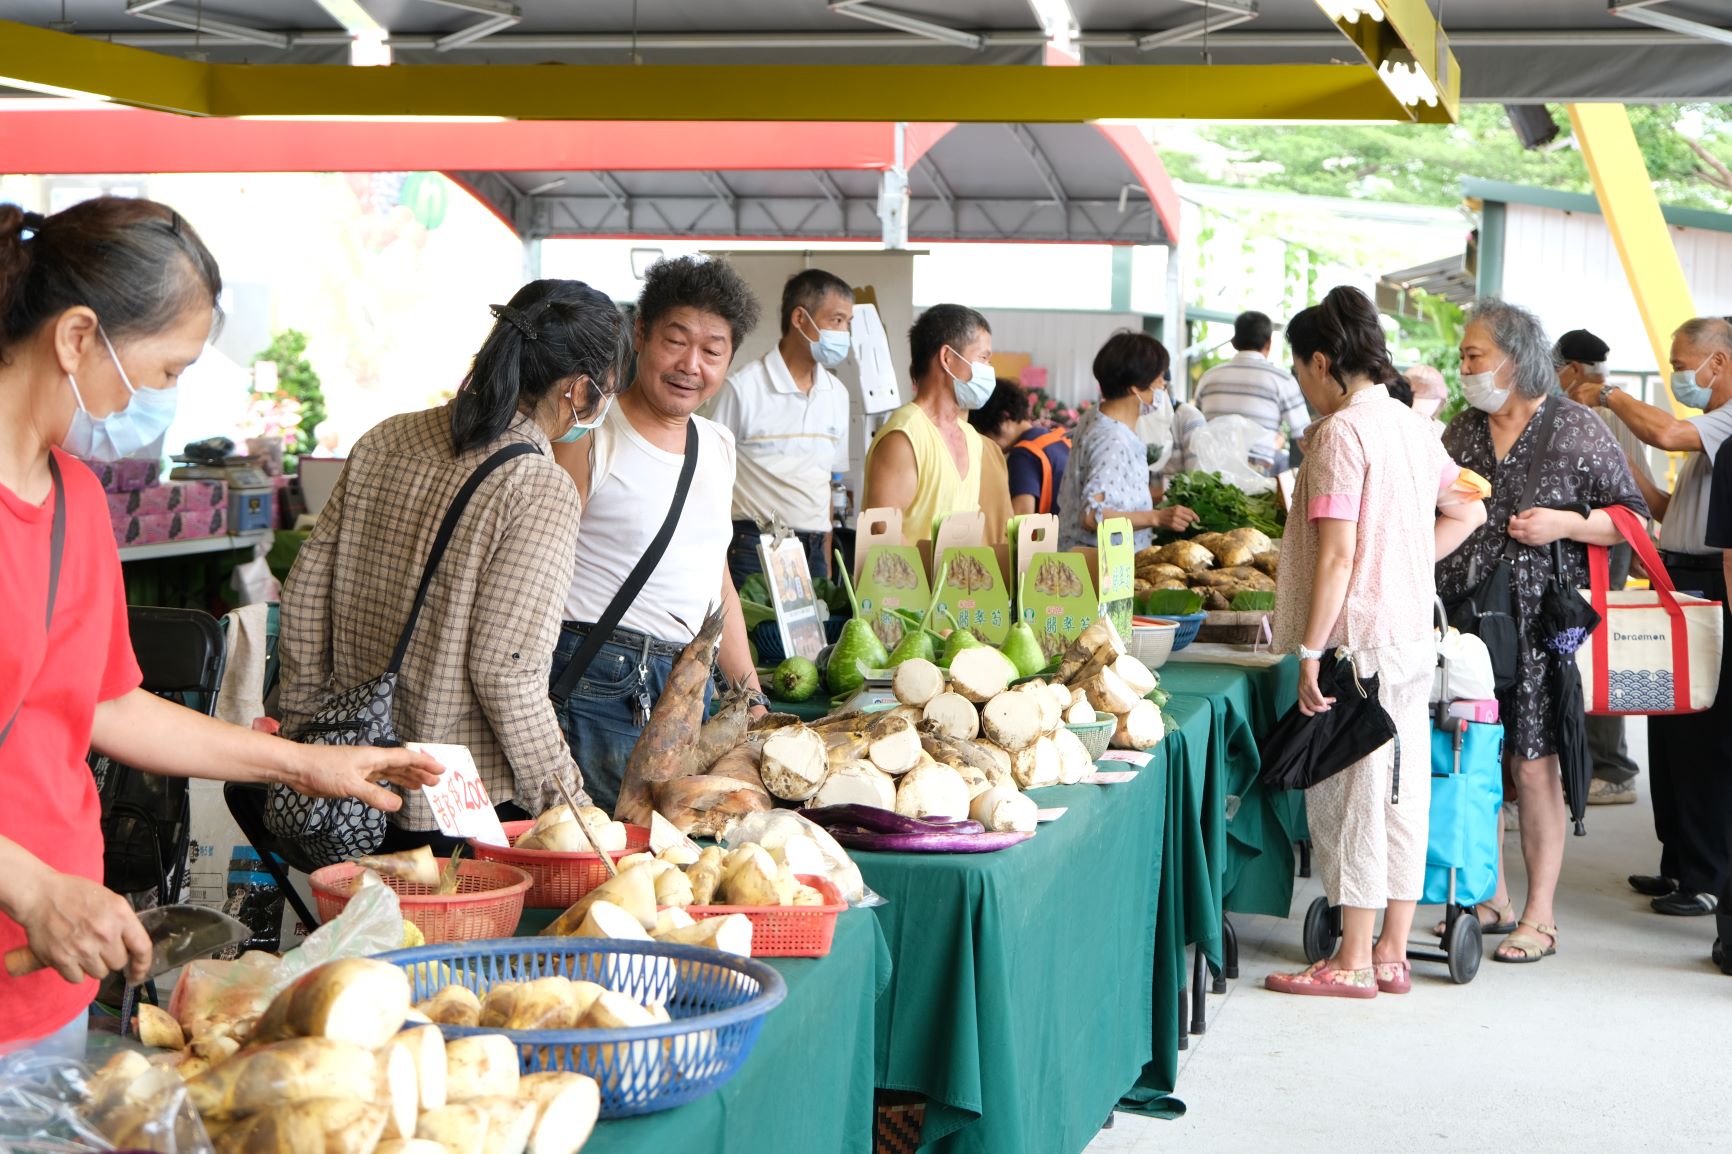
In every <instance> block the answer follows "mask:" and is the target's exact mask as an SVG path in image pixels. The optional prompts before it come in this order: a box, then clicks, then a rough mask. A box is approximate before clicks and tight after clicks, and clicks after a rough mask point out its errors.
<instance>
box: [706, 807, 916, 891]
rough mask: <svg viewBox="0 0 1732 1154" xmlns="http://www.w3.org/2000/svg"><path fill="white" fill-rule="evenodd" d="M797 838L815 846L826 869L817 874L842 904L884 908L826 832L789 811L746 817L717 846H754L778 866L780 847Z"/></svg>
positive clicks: (845, 853)
mask: <svg viewBox="0 0 1732 1154" xmlns="http://www.w3.org/2000/svg"><path fill="white" fill-rule="evenodd" d="M801 834H804V835H805V836H807V837H809V838H811V839H812V840H813V841H814V842H816V843H817V846H818V849H819V851H820V852H821V853H822V854H823V855H824V860H825V862H826V863H827V865H828V868H826V869H824V870H822V871H820V872H822V874H823V876H824V877H825V878H826V879H828V880H829V882H830V884H831V885H833V886H835V887H836V889H837V890H838V891H839V892H840V893H841V895H842V900H843V901H845V902H847V903H848V904H849V905H851V906H877V905H883V904H884V899H883V898H881V897H879V896H878V895H877V894H875V893H873V892H872V891H871V890H869V889H867V888H866V879H865V878H863V877H861V876H860V867H859V866H857V865H855V864H854V859H853V858H850V857H849V856H848V851H847V850H845V849H843V848H842V847H841V845H840V844H838V843H837V841H836V839H835V838H833V837H831V836H830V831H829V830H827V829H824V828H823V827H822V826H819V825H817V824H815V823H814V822H812V821H811V820H810V819H809V818H805V817H802V816H800V815H799V814H797V813H795V812H794V811H793V810H791V809H772V810H768V811H766V812H763V813H751V814H747V815H746V816H745V817H743V818H741V819H740V820H739V821H737V822H735V823H734V825H733V827H732V828H731V829H729V830H728V832H727V833H726V834H725V835H723V837H722V839H721V845H722V848H723V849H734V848H735V847H737V846H742V845H749V844H753V843H755V844H757V845H761V846H763V847H764V848H765V849H766V850H769V851H770V856H771V857H774V858H776V859H777V861H778V862H780V860H781V856H780V852H779V851H780V850H781V848H782V846H784V845H786V844H787V842H788V839H790V838H793V837H798V836H800V835H801Z"/></svg>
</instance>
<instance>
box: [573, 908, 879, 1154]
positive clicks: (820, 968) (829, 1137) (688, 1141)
mask: <svg viewBox="0 0 1732 1154" xmlns="http://www.w3.org/2000/svg"><path fill="white" fill-rule="evenodd" d="M764 960H765V961H767V962H768V963H769V964H770V965H772V966H774V967H776V969H778V970H780V971H781V973H782V977H783V978H785V979H787V982H788V997H787V1000H786V1001H784V1002H783V1003H782V1004H781V1005H780V1006H777V1007H776V1008H775V1009H774V1010H771V1011H770V1014H769V1017H767V1018H765V1019H764V1028H763V1032H762V1033H760V1034H759V1035H758V1044H757V1046H756V1047H754V1048H753V1050H752V1054H751V1056H750V1057H749V1058H747V1059H746V1064H745V1067H744V1068H743V1069H741V1070H740V1072H739V1073H738V1074H737V1075H735V1077H734V1079H733V1081H731V1082H729V1083H728V1084H727V1085H726V1086H723V1087H722V1088H721V1089H720V1090H718V1091H716V1092H715V1093H714V1094H711V1095H709V1096H707V1097H704V1098H700V1099H698V1100H697V1101H696V1102H691V1103H688V1104H687V1105H684V1106H680V1107H678V1108H677V1109H673V1110H665V1111H663V1112H662V1113H660V1114H649V1115H646V1116H644V1117H642V1118H622V1119H620V1120H618V1121H615V1122H603V1123H601V1124H600V1125H599V1126H597V1127H596V1130H595V1136H594V1137H593V1138H591V1139H590V1140H589V1143H588V1144H587V1145H586V1146H584V1148H583V1149H584V1154H615V1152H619V1154H625V1152H628V1151H629V1152H630V1154H774V1152H777V1151H813V1152H814V1154H816V1152H818V1151H823V1152H824V1154H830V1152H831V1151H836V1152H837V1154H871V1150H872V1117H873V1115H872V1030H873V1018H872V1007H873V1003H874V1002H875V1001H876V999H877V997H878V995H879V994H880V993H881V992H883V990H884V987H885V986H886V985H887V984H888V983H889V981H890V954H889V951H888V950H887V949H886V948H885V944H884V935H883V933H882V932H881V931H880V930H879V928H878V919H876V918H874V917H873V916H872V915H871V914H870V913H869V912H867V911H865V910H848V911H846V912H845V913H843V914H842V916H841V917H840V918H839V919H838V920H837V923H836V940H835V942H834V944H833V945H832V946H831V949H830V956H829V957H826V958H766V959H764Z"/></svg>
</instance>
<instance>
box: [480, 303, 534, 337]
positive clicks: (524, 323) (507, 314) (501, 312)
mask: <svg viewBox="0 0 1732 1154" xmlns="http://www.w3.org/2000/svg"><path fill="white" fill-rule="evenodd" d="M487 311H488V312H490V313H492V314H493V316H494V318H495V319H496V320H502V321H504V322H505V323H506V324H509V325H510V326H511V327H512V328H514V329H516V330H517V331H518V332H520V333H522V334H523V339H524V340H526V341H538V340H540V339H541V334H540V333H538V332H536V331H535V326H534V325H532V324H530V323H529V321H528V319H526V318H525V317H524V315H523V314H522V313H520V312H518V311H517V310H516V309H514V308H512V307H511V306H510V305H488V306H487Z"/></svg>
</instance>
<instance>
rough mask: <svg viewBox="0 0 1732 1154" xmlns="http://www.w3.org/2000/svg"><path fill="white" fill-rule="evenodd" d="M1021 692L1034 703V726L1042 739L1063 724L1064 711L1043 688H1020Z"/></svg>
mask: <svg viewBox="0 0 1732 1154" xmlns="http://www.w3.org/2000/svg"><path fill="white" fill-rule="evenodd" d="M1022 692H1023V693H1024V694H1025V695H1026V696H1027V697H1028V698H1029V699H1030V700H1031V701H1033V702H1034V706H1035V710H1036V716H1037V722H1036V724H1037V725H1038V726H1039V729H1040V732H1041V735H1042V736H1043V737H1044V736H1046V735H1047V734H1050V733H1051V732H1052V731H1053V730H1055V729H1057V728H1058V727H1059V726H1060V725H1063V724H1064V710H1062V709H1060V708H1059V704H1058V702H1057V700H1055V699H1054V698H1053V695H1052V694H1050V693H1048V692H1046V690H1045V689H1044V688H1040V689H1029V688H1028V687H1027V686H1024V687H1022Z"/></svg>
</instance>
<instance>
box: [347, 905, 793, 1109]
mask: <svg viewBox="0 0 1732 1154" xmlns="http://www.w3.org/2000/svg"><path fill="white" fill-rule="evenodd" d="M379 957H380V959H381V960H382V961H387V962H392V963H394V964H396V965H399V966H402V967H403V968H404V969H405V970H407V971H408V972H409V981H410V985H411V986H412V987H413V988H414V997H415V1000H416V1001H417V1002H419V1001H422V1000H423V999H425V998H430V997H432V996H433V994H434V993H435V992H437V991H438V990H440V989H442V988H444V987H445V986H450V985H462V986H468V987H469V988H470V989H471V990H473V991H475V992H476V993H477V994H485V993H486V991H487V990H488V989H489V988H491V987H492V986H493V985H494V984H495V983H498V982H523V981H530V980H533V979H535V978H547V977H554V976H559V977H566V978H570V979H572V980H573V981H579V980H581V981H590V982H595V983H597V984H599V985H601V986H605V987H606V988H607V989H610V990H614V991H616V992H618V993H621V994H625V995H626V996H627V997H630V998H632V999H634V1000H636V1001H639V1002H644V1003H660V1004H661V1005H663V1006H665V1007H666V1009H667V1012H668V1016H669V1017H671V1018H672V1019H673V1021H671V1022H668V1023H665V1024H660V1025H655V1026H645V1027H641V1028H638V1029H629V1030H500V1029H489V1028H484V1027H480V1026H441V1027H439V1028H440V1030H441V1031H442V1032H443V1033H444V1035H445V1037H446V1038H447V1039H450V1038H460V1037H465V1036H468V1035H474V1034H503V1035H504V1036H506V1037H507V1038H510V1039H511V1040H512V1041H513V1042H515V1043H516V1044H517V1048H518V1056H519V1060H520V1062H521V1065H522V1069H523V1070H524V1072H526V1073H532V1072H535V1071H538V1070H573V1071H576V1072H577V1073H580V1074H588V1075H589V1076H590V1077H591V1078H594V1079H595V1080H596V1083H597V1084H598V1085H599V1086H600V1087H601V1116H602V1117H603V1118H628V1117H631V1116H632V1115H635V1114H653V1113H655V1112H656V1111H658V1110H668V1109H672V1108H673V1107H675V1106H681V1105H684V1104H685V1103H687V1102H690V1101H692V1100H694V1099H696V1098H701V1097H703V1096H704V1095H705V1094H708V1093H710V1092H711V1091H712V1090H715V1089H718V1088H719V1087H721V1086H722V1085H724V1084H726V1083H727V1081H728V1080H729V1079H730V1078H732V1077H733V1076H734V1075H735V1074H736V1073H738V1072H739V1069H740V1066H741V1065H743V1064H744V1063H745V1060H746V1058H747V1056H748V1055H749V1054H751V1052H752V1047H753V1045H755V1044H756V1043H757V1040H758V1030H759V1028H760V1027H761V1026H762V1025H763V1023H764V1015H765V1014H767V1013H769V1012H770V1010H772V1009H774V1008H775V1007H776V1006H777V1005H779V1004H780V1003H781V1001H782V999H783V998H785V997H787V995H788V987H787V985H786V983H784V982H783V981H782V975H781V974H779V973H777V972H776V971H775V970H773V969H771V968H770V967H769V966H767V965H765V964H764V963H762V962H758V961H753V960H752V959H751V958H740V957H735V956H734V955H732V954H724V953H722V952H720V951H719V950H708V949H704V948H702V947H701V946H680V945H673V944H670V943H666V942H642V941H614V940H611V939H601V938H506V939H501V940H498V941H490V942H447V943H445V944H442V945H437V946H417V947H416V948H414V949H408V950H393V951H391V952H390V953H386V954H380V955H379Z"/></svg>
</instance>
